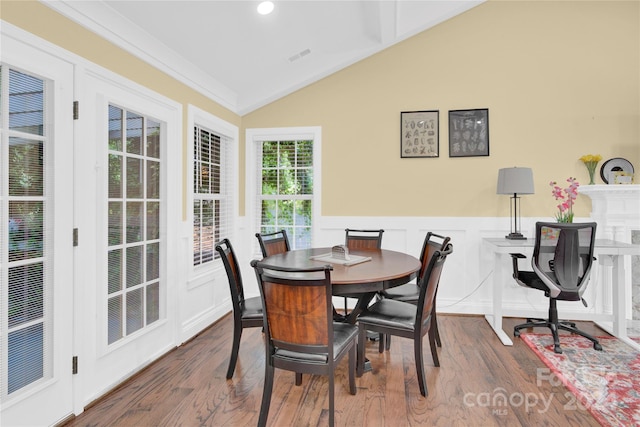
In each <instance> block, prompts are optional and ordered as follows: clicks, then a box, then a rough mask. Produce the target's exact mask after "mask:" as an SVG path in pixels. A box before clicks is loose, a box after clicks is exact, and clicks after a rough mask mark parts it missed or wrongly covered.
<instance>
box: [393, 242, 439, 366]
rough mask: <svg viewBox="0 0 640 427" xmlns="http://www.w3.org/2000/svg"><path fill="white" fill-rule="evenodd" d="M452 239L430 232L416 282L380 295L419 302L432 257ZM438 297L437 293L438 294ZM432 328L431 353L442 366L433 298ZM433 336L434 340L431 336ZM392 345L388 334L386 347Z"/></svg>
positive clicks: (434, 359)
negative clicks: (419, 284) (437, 348)
mask: <svg viewBox="0 0 640 427" xmlns="http://www.w3.org/2000/svg"><path fill="white" fill-rule="evenodd" d="M450 240H451V238H450V237H445V236H441V235H439V234H435V233H432V232H428V233H427V235H426V236H425V238H424V243H423V244H422V251H421V252H420V262H421V263H422V265H421V267H420V270H419V271H418V278H417V279H416V283H406V284H404V285H400V286H396V287H395V288H389V289H385V290H383V291H380V295H381V296H382V297H383V298H391V299H394V300H397V301H404V302H410V303H411V304H417V303H418V298H419V297H420V287H419V286H418V283H420V279H421V278H422V276H423V275H424V274H425V273H426V271H427V267H428V266H429V262H430V261H431V257H432V256H433V254H434V253H436V251H444V250H445V248H446V246H447V244H448V243H449V241H450ZM436 298H437V294H436ZM431 328H432V329H433V334H430V335H429V344H430V345H431V355H432V356H433V363H434V365H435V366H440V360H438V352H437V351H436V346H438V347H442V340H441V339H440V331H439V329H438V318H437V315H436V299H434V300H433V313H431ZM432 337H433V340H431V338H432ZM390 346H391V336H389V335H387V336H386V342H385V347H386V349H387V350H389V348H390Z"/></svg>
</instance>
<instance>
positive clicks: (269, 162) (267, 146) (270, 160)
mask: <svg viewBox="0 0 640 427" xmlns="http://www.w3.org/2000/svg"><path fill="white" fill-rule="evenodd" d="M262 167H263V168H275V167H278V143H277V142H275V141H264V142H263V143H262Z"/></svg>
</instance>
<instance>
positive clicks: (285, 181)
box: [278, 169, 298, 195]
mask: <svg viewBox="0 0 640 427" xmlns="http://www.w3.org/2000/svg"><path fill="white" fill-rule="evenodd" d="M295 178H296V177H295V170H293V169H278V194H287V195H293V194H298V188H297V187H296V180H295Z"/></svg>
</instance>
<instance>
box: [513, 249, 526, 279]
mask: <svg viewBox="0 0 640 427" xmlns="http://www.w3.org/2000/svg"><path fill="white" fill-rule="evenodd" d="M509 255H511V261H512V262H513V277H514V278H515V279H517V278H518V260H519V259H524V258H526V256H525V255H523V254H509Z"/></svg>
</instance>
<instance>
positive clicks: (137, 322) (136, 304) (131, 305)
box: [126, 288, 143, 335]
mask: <svg viewBox="0 0 640 427" xmlns="http://www.w3.org/2000/svg"><path fill="white" fill-rule="evenodd" d="M126 313H127V335H129V334H132V333H134V332H135V331H137V330H138V329H141V328H142V326H143V323H142V322H143V318H142V288H140V289H135V290H133V291H131V292H127V310H126Z"/></svg>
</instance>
